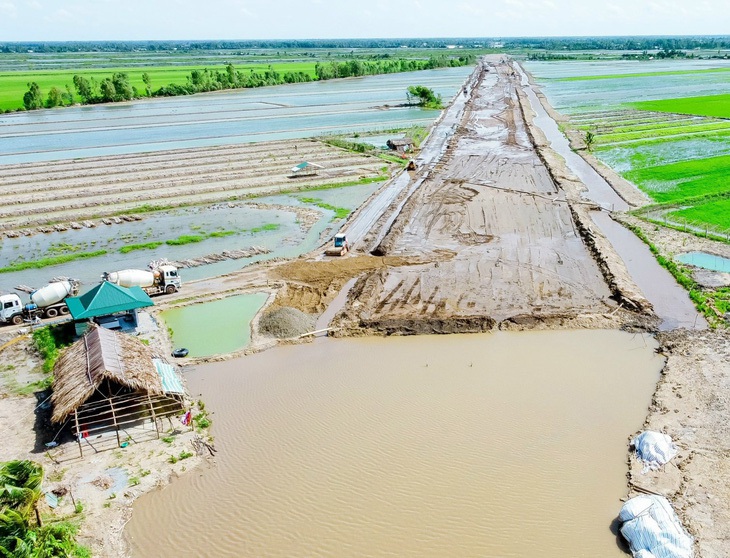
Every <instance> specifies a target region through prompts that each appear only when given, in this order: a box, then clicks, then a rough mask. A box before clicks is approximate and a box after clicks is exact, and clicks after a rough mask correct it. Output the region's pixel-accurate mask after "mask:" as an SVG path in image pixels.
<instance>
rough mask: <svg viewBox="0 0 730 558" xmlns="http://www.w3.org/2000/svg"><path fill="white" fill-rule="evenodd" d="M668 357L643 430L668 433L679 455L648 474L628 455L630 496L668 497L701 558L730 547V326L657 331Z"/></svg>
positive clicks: (721, 554) (714, 557)
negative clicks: (725, 329) (646, 494)
mask: <svg viewBox="0 0 730 558" xmlns="http://www.w3.org/2000/svg"><path fill="white" fill-rule="evenodd" d="M658 339H659V341H660V342H661V343H662V350H663V352H664V354H665V355H666V356H667V364H666V366H665V367H664V370H663V374H662V378H661V380H660V381H659V385H658V386H657V390H656V393H655V394H654V398H653V400H652V404H651V407H650V409H649V416H648V417H647V419H646V422H645V423H644V429H647V430H656V431H659V432H664V433H666V434H669V435H670V436H671V437H672V439H673V440H674V441H675V442H676V444H677V446H678V447H679V450H680V451H679V455H678V456H677V457H676V458H675V459H673V460H672V461H670V462H669V463H668V464H667V465H665V467H664V468H663V469H662V470H659V471H653V472H648V473H646V474H642V472H641V470H642V466H641V464H640V463H638V462H637V460H636V458H635V457H633V456H632V457H631V458H630V473H629V486H630V488H631V492H632V495H634V494H636V493H639V492H644V491H651V492H656V493H659V494H662V495H664V496H666V497H667V498H669V499H670V500H671V501H672V503H673V505H674V508H675V509H676V510H677V512H678V513H679V515H680V516H681V518H682V522H683V523H684V525H685V526H686V527H687V529H688V530H689V531H690V533H691V534H692V535H693V536H694V537H695V539H696V545H697V550H698V555H699V556H702V558H725V557H727V556H728V549H729V548H730V332H727V331H712V330H710V331H704V332H687V331H675V332H670V333H662V334H659V336H658Z"/></svg>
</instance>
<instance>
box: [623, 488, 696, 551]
mask: <svg viewBox="0 0 730 558" xmlns="http://www.w3.org/2000/svg"><path fill="white" fill-rule="evenodd" d="M618 517H619V520H620V521H621V535H623V537H624V538H625V539H626V540H627V541H628V542H629V547H630V548H631V554H632V555H633V557H634V558H692V557H693V556H694V551H693V549H692V543H693V541H692V537H690V536H689V535H688V534H687V532H686V531H685V530H684V527H682V523H681V522H680V521H679V518H678V517H677V514H675V513H674V510H673V509H672V506H671V504H670V503H669V502H668V501H667V499H666V498H664V497H663V496H655V495H653V494H643V495H641V496H637V497H635V498H631V500H629V501H628V502H626V503H625V504H624V506H623V507H622V508H621V513H619V516H618Z"/></svg>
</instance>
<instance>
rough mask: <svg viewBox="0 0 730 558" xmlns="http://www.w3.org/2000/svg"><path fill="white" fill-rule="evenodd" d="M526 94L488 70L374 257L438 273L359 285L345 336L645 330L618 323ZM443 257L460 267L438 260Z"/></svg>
mask: <svg viewBox="0 0 730 558" xmlns="http://www.w3.org/2000/svg"><path fill="white" fill-rule="evenodd" d="M485 70H486V69H485ZM518 86H519V81H518V75H517V74H516V73H515V72H514V70H513V68H512V67H511V65H510V64H508V63H499V62H495V61H494V60H492V61H491V62H490V63H489V67H488V71H482V73H481V75H480V79H479V81H478V83H477V85H476V86H475V87H474V89H473V92H472V97H471V98H470V99H469V100H468V101H467V107H466V109H465V111H464V118H463V119H462V121H461V123H460V125H459V128H458V130H456V132H455V133H454V136H453V138H452V140H451V141H450V142H449V145H448V148H447V149H446V151H445V154H444V156H443V158H442V159H441V160H440V161H439V163H438V164H437V165H436V166H435V168H434V169H433V171H432V172H431V173H430V174H429V176H428V177H427V179H426V180H424V181H423V183H422V184H421V185H420V186H419V187H418V188H417V189H416V190H415V191H414V192H413V193H412V195H411V197H410V199H408V200H407V201H406V202H405V204H404V205H403V208H402V211H401V212H400V214H399V215H398V217H397V218H396V219H395V221H394V222H393V223H392V226H391V227H390V230H389V231H388V232H387V234H386V235H385V236H384V237H383V239H382V241H381V242H380V244H379V246H378V248H377V250H378V253H379V254H388V255H397V256H418V257H423V258H431V259H432V263H431V264H424V265H422V266H415V267H413V266H410V267H390V268H388V269H385V270H379V271H378V274H377V275H378V277H377V279H376V278H375V276H374V275H372V274H370V275H367V276H366V277H363V278H361V280H360V281H358V284H357V288H356V289H353V292H352V293H351V297H350V302H349V305H348V307H347V308H346V312H345V314H344V317H343V323H345V324H347V326H348V327H350V328H352V329H354V330H358V329H365V330H374V331H380V332H384V333H422V332H447V331H484V328H485V327H493V326H495V325H496V324H498V323H502V324H504V325H505V326H506V327H510V326H508V325H507V324H513V325H514V324H517V325H518V326H524V325H532V326H535V325H537V324H544V323H546V322H547V323H550V324H553V325H554V324H563V325H565V324H575V323H577V322H576V320H582V323H583V325H584V326H587V327H612V326H616V324H617V320H618V319H619V318H617V317H616V314H617V313H620V314H621V317H620V319H625V320H627V321H632V320H635V321H641V320H640V319H638V317H637V316H629V317H627V316H625V313H624V312H623V311H621V312H619V310H620V308H619V307H618V306H617V302H616V300H614V298H613V297H614V295H615V294H616V289H615V288H613V287H615V285H609V283H608V281H607V280H606V279H605V276H606V273H605V271H606V270H605V269H602V268H601V266H599V264H598V263H597V262H596V260H595V259H594V253H592V251H591V250H592V249H594V248H595V247H594V246H588V247H587V246H586V244H585V243H584V240H586V238H585V237H586V234H585V233H586V231H584V230H583V228H582V224H581V223H582V222H581V221H580V220H579V215H577V214H576V213H575V212H574V211H573V209H572V208H571V206H570V203H569V197H568V196H566V195H565V193H564V192H563V190H562V188H561V187H560V183H559V181H557V180H555V179H554V177H553V176H552V174H551V172H550V170H549V169H548V168H547V167H546V164H545V162H544V161H543V159H542V157H541V155H540V154H539V153H538V152H537V150H536V149H535V146H534V140H533V138H532V136H531V134H530V131H529V129H528V127H527V124H526V121H525V117H524V113H523V109H522V106H521V102H520V99H519V95H518V94H517V91H516V88H517V87H518ZM575 220H578V223H579V226H576V222H575ZM587 240H588V241H589V244H590V238H588V239H587ZM440 250H445V251H447V252H450V253H452V254H455V255H454V256H453V257H448V258H444V259H442V258H441V257H440V255H439V254H440V253H439V251H440ZM594 252H595V250H594ZM423 293H429V294H428V297H427V298H426V297H425V296H424V295H423ZM424 299H425V300H424ZM637 309H640V308H637ZM609 324H610V325H609ZM399 327H402V328H403V329H402V330H401V331H399V330H398V328H399Z"/></svg>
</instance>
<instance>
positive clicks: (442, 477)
mask: <svg viewBox="0 0 730 558" xmlns="http://www.w3.org/2000/svg"><path fill="white" fill-rule="evenodd" d="M655 347H656V343H655V341H654V340H653V339H652V338H651V337H649V336H642V335H631V334H628V333H624V332H619V331H595V330H593V331H552V332H501V331H498V332H495V333H493V334H476V335H449V336H414V337H392V338H385V339H383V338H362V339H335V340H332V339H330V340H328V341H326V342H322V343H317V344H309V345H298V346H288V347H279V348H276V349H274V350H270V351H266V352H264V353H259V354H256V355H251V356H247V357H245V358H243V359H235V360H231V361H226V362H221V363H214V364H209V365H204V366H196V367H195V368H194V369H192V371H190V372H188V373H187V375H186V378H187V382H188V385H189V387H190V389H191V392H193V393H201V394H202V398H203V399H204V400H205V401H206V405H207V408H209V409H211V410H212V411H213V413H214V414H213V417H214V419H213V430H212V434H213V435H214V436H215V440H216V446H217V448H218V450H219V451H218V454H217V459H216V463H215V465H213V466H212V467H210V468H204V469H203V470H201V471H199V472H193V473H191V474H188V475H185V476H183V477H182V478H180V479H176V480H175V481H174V482H173V484H172V485H171V486H169V487H167V488H166V489H164V490H162V491H156V492H153V493H150V494H148V495H145V496H143V497H142V498H141V499H140V500H139V501H138V502H137V503H136V504H135V506H134V512H133V517H132V521H131V522H130V523H129V525H128V528H127V538H128V540H130V542H131V546H132V550H133V555H134V556H153V555H154V556H159V557H161V558H163V557H167V556H170V557H175V556H180V555H182V554H185V555H191V556H252V557H253V556H282V557H286V556H322V557H326V556H332V557H340V556H404V557H408V556H413V557H416V556H417V557H429V556H433V557H437V556H438V557H443V556H512V557H518V558H534V557H535V556H540V557H543V558H558V557H560V558H563V557H565V556H601V557H611V556H615V557H616V558H619V557H625V554H624V553H623V552H622V551H621V550H619V548H618V547H617V545H616V538H615V536H614V535H613V534H612V533H611V531H610V529H609V526H610V524H611V521H612V520H613V519H614V518H615V517H616V515H617V513H618V511H619V509H620V507H621V501H620V498H621V497H622V496H624V495H625V494H626V443H627V436H629V435H630V434H632V433H634V432H635V431H636V430H637V429H639V428H640V427H641V424H642V422H643V420H644V416H645V414H646V408H647V406H648V405H649V403H650V400H651V395H652V393H653V391H654V387H655V383H656V381H657V379H658V377H659V370H660V368H661V366H662V363H663V361H662V359H661V358H660V357H659V356H658V355H656V354H655V353H654V348H655ZM627 395H630V396H627ZM193 517H195V518H205V520H204V521H192V522H191V518H193Z"/></svg>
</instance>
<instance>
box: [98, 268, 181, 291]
mask: <svg viewBox="0 0 730 558" xmlns="http://www.w3.org/2000/svg"><path fill="white" fill-rule="evenodd" d="M101 278H102V279H103V280H104V281H109V282H110V283H114V284H115V285H119V286H120V287H127V288H129V287H141V288H142V290H143V291H144V292H146V293H147V294H148V295H150V296H154V295H157V294H163V293H165V294H172V293H174V292H176V291H178V290H179V289H180V286H181V284H182V283H181V281H180V275H179V274H178V272H177V268H176V267H175V266H174V265H159V266H153V267H152V268H151V269H149V270H146V269H122V270H121V271H112V272H110V273H109V272H108V273H104V274H102V276H101Z"/></svg>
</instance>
